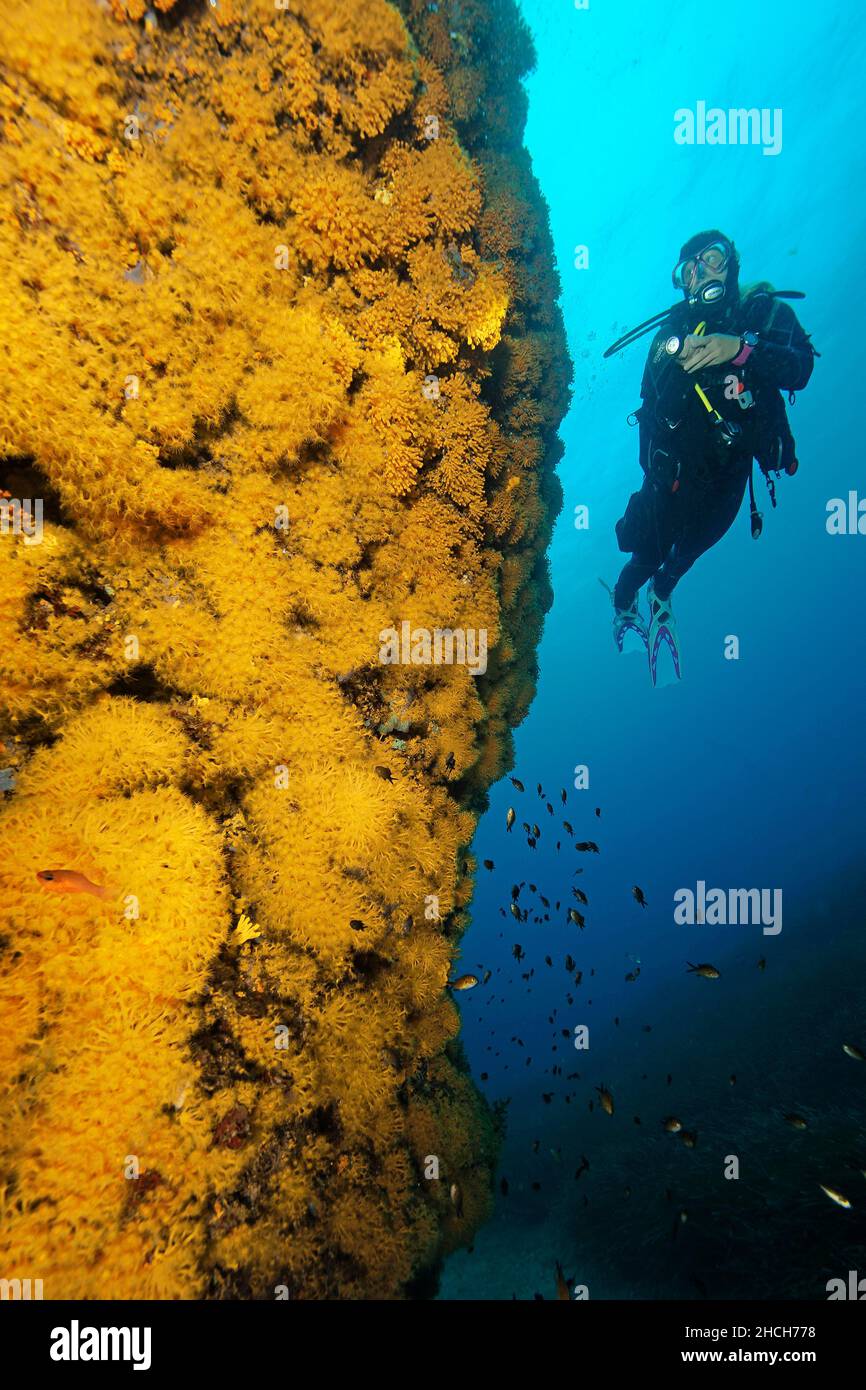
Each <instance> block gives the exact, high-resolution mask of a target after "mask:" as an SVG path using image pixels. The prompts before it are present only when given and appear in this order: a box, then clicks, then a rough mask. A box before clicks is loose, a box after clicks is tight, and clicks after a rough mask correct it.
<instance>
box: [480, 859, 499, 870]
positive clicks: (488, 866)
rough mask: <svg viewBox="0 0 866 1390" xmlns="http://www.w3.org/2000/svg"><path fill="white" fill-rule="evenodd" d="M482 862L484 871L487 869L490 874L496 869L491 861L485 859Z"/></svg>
mask: <svg viewBox="0 0 866 1390" xmlns="http://www.w3.org/2000/svg"><path fill="white" fill-rule="evenodd" d="M482 862H483V864H484V867H485V869H489V870H490V872H491V873H492V872H493V870H494V869H495V868H496V865H495V864H494V862H493V860H492V859H485V860H483V861H482Z"/></svg>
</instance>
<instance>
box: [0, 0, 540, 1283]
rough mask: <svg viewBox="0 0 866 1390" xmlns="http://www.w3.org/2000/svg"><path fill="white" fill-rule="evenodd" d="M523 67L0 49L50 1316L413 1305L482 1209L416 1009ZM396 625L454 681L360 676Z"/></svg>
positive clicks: (7, 685)
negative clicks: (67, 880)
mask: <svg viewBox="0 0 866 1390" xmlns="http://www.w3.org/2000/svg"><path fill="white" fill-rule="evenodd" d="M458 12H459V13H458ZM492 13H495V15H496V24H497V26H498V27H497V29H496V31H494V30H493V29H492V24H493V21H492V18H491V14H492ZM527 60H528V51H527V40H526V36H525V33H524V31H523V29H522V26H521V23H520V21H519V20H518V18H517V13H516V10H514V9H513V7H512V6H511V4H510V0H508V3H505V0H502V3H498V4H496V5H495V6H494V5H488V4H486V3H482V0H469V2H467V0H464V2H463V3H461V4H460V5H459V6H458V5H457V4H456V3H455V4H451V3H448V2H447V0H440V3H439V5H438V7H431V6H429V5H428V4H426V3H421V0H404V3H403V4H402V5H400V6H398V5H394V4H389V3H386V0H364V3H363V4H357V3H355V0H292V3H291V5H290V6H289V5H285V6H283V5H281V3H280V0H276V3H274V0H217V3H216V4H213V5H211V4H205V3H203V2H202V3H195V2H194V0H189V3H186V4H184V5H183V6H182V7H179V8H178V10H177V11H174V7H173V0H155V10H154V11H152V12H151V11H147V13H145V3H144V0H110V4H108V3H100V2H99V0H22V3H19V4H14V5H7V6H4V7H3V9H2V13H0V243H2V244H0V257H2V264H3V267H4V273H3V276H2V281H0V323H2V333H3V343H4V354H5V362H4V370H3V373H2V376H0V459H2V474H0V487H2V488H5V489H6V492H7V494H9V495H10V497H11V499H12V500H14V499H22V501H21V508H19V509H18V510H17V511H14V510H13V507H12V500H7V504H6V505H5V508H4V513H3V515H4V526H3V533H2V535H0V682H2V690H0V700H2V710H3V725H2V728H0V740H2V748H0V768H2V773H0V787H2V789H3V792H2V800H3V803H4V804H3V807H2V817H0V818H2V834H0V842H2V845H3V855H2V858H0V908H2V923H0V969H2V974H0V1009H2V1021H3V1026H2V1030H0V1050H2V1053H3V1056H2V1077H3V1092H2V1096H3V1101H2V1118H0V1200H2V1236H0V1273H2V1274H3V1275H4V1276H7V1277H12V1276H16V1275H17V1276H19V1277H22V1278H24V1277H28V1276H29V1277H32V1278H41V1279H42V1280H43V1287H44V1295H45V1297H46V1298H134V1297H143V1298H197V1297H218V1298H219V1297H234V1298H250V1297H252V1298H274V1297H289V1298H345V1299H353V1298H397V1297H404V1296H407V1295H409V1296H411V1295H413V1294H418V1293H420V1292H424V1291H427V1290H429V1289H430V1288H431V1287H433V1284H432V1280H431V1277H430V1276H431V1275H433V1276H435V1271H436V1268H437V1266H438V1264H439V1263H440V1261H441V1259H442V1257H443V1255H444V1254H446V1253H447V1252H448V1251H449V1250H450V1249H453V1248H454V1247H455V1246H457V1245H459V1244H461V1243H465V1242H467V1241H468V1240H470V1239H471V1237H472V1234H473V1232H474V1230H475V1229H476V1228H477V1226H478V1225H479V1223H480V1222H481V1221H482V1220H483V1219H484V1217H485V1215H486V1213H487V1211H488V1208H489V1203H490V1195H489V1194H490V1174H491V1167H492V1164H493V1162H494V1160H495V1149H496V1126H495V1123H494V1116H493V1115H492V1114H491V1112H490V1111H489V1110H488V1108H487V1107H486V1105H485V1104H484V1102H483V1101H482V1100H481V1098H480V1096H479V1095H478V1093H477V1092H476V1090H475V1088H474V1086H473V1084H472V1082H471V1080H470V1079H469V1077H468V1076H467V1074H466V1069H465V1066H464V1064H463V1061H462V1056H461V1052H460V1047H459V1043H458V1042H457V1040H456V1037H457V1032H458V1016H457V1012H456V1010H455V1007H454V1004H453V1002H452V1000H451V997H450V994H449V992H448V990H447V989H446V987H445V986H446V981H447V979H448V978H449V971H450V970H451V968H452V963H453V961H454V959H455V956H456V955H457V953H458V942H459V938H460V935H461V933H462V931H463V930H465V927H466V923H467V905H468V903H469V900H470V896H471V891H472V874H473V871H474V863H473V861H472V858H471V856H470V855H469V852H468V848H467V847H468V845H469V843H470V841H471V838H472V835H473V831H474V827H475V823H476V819H477V815H478V812H479V810H480V809H482V807H483V804H484V795H485V791H486V788H487V787H488V786H489V785H490V783H491V782H492V780H494V779H495V778H497V777H499V776H500V775H501V774H502V772H503V771H504V769H505V768H506V767H507V766H509V765H510V764H509V759H510V756H511V744H510V733H509V730H510V729H511V727H513V726H514V725H515V724H516V723H517V722H518V721H519V720H520V719H521V718H522V717H523V716H524V714H525V712H526V709H527V706H528V703H529V700H530V698H531V695H532V690H533V676H534V648H535V644H536V642H537V639H538V635H539V631H540V625H541V621H542V616H543V612H544V610H545V607H546V605H547V602H548V589H547V581H546V574H545V559H544V552H545V549H546V545H547V542H548V539H549V534H550V527H551V524H552V518H553V516H554V515H555V512H556V510H557V507H558V505H559V499H558V492H557V484H556V482H555V480H554V476H553V467H554V465H555V463H556V460H557V458H558V448H559V446H558V444H557V441H556V439H555V431H556V427H557V425H558V423H559V420H560V418H561V416H562V414H563V410H564V407H565V403H566V398H567V383H568V365H567V361H566V354H565V348H564V341H563V338H562V333H561V326H560V321H559V318H558V313H557V310H556V308H555V300H556V294H557V284H556V277H555V271H554V270H553V264H552V257H551V254H550V243H549V238H548V233H547V229H546V226H545V224H544V216H543V209H542V207H541V206H540V202H539V199H538V194H537V190H536V188H535V185H534V182H533V179H532V175H531V172H530V170H529V167H528V161H527V158H526V156H525V154H524V153H523V151H522V149H521V138H522V125H523V112H524V96H523V92H522V88H521V87H520V83H519V77H520V72H521V70H522V69H524V68H525V67H526V66H527ZM23 499H30V512H31V515H30V521H31V522H33V523H34V528H35V523H36V520H37V517H36V516H35V515H34V513H37V512H38V521H39V527H38V528H36V529H34V528H31V529H30V530H29V531H28V529H27V527H26V526H25V525H24V524H23V523H24V521H25V520H26V518H24V515H23V508H24V501H23ZM16 520H17V522H18V524H13V523H15V522H16ZM403 622H408V623H410V624H411V625H412V628H413V629H415V628H426V629H428V630H433V629H435V628H437V627H439V628H451V629H465V630H467V631H468V630H474V631H476V632H477V631H479V630H481V629H484V630H486V633H487V640H488V644H489V659H488V665H487V670H486V674H473V673H472V671H471V670H470V669H468V667H467V666H466V665H459V664H454V665H426V666H425V665H413V664H408V665H402V664H392V665H384V664H382V662H381V660H380V633H381V632H382V631H383V630H385V629H388V628H389V627H391V626H395V627H398V628H399V626H400V624H401V623H403ZM59 868H65V869H68V870H73V871H75V872H76V873H79V874H82V875H84V876H86V878H87V879H88V880H89V881H90V882H91V883H92V884H96V885H98V886H99V887H102V888H104V889H105V890H106V893H105V895H104V896H102V897H100V896H98V895H96V894H94V893H90V892H79V893H75V892H66V893H62V892H56V891H50V890H49V888H47V887H46V886H44V885H43V883H41V882H40V881H38V880H37V878H36V874H37V872H41V871H44V870H49V869H59ZM455 1182H456V1183H457V1184H459V1188H460V1191H461V1193H462V1202H461V1203H459V1204H457V1207H456V1208H455V1205H454V1204H453V1203H452V1202H451V1201H450V1200H449V1190H450V1185H451V1184H453V1183H455Z"/></svg>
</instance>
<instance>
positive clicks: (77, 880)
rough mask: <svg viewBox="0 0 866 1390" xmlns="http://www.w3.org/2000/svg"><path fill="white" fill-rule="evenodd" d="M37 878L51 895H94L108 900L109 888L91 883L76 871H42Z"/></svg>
mask: <svg viewBox="0 0 866 1390" xmlns="http://www.w3.org/2000/svg"><path fill="white" fill-rule="evenodd" d="M36 877H37V878H38V880H39V882H40V883H41V884H42V887H43V888H47V889H48V891H49V892H50V893H92V894H93V896H94V898H107V897H108V896H109V893H108V889H107V888H100V886H99V884H98V883H91V881H90V879H89V878H85V876H84V874H80V873H78V871H77V870H76V869H40V870H39V872H38V873H37V875H36Z"/></svg>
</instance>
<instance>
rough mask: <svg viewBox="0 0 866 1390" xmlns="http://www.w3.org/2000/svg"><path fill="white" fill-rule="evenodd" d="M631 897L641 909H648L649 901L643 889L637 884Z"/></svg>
mask: <svg viewBox="0 0 866 1390" xmlns="http://www.w3.org/2000/svg"><path fill="white" fill-rule="evenodd" d="M631 895H632V897H633V898H634V900H635V902H636V903H639V904H640V906H641V907H646V905H647V900H646V898H645V897H644V892H643V889H642V888H638V886H637V884H635V886H634V888H632V890H631Z"/></svg>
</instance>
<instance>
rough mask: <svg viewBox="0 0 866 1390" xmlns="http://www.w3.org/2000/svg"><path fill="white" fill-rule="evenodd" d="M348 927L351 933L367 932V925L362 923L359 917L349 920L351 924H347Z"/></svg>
mask: <svg viewBox="0 0 866 1390" xmlns="http://www.w3.org/2000/svg"><path fill="white" fill-rule="evenodd" d="M349 926H350V927H351V928H352V931H366V930H367V923H366V922H362V921H361V919H360V917H353V918H352V920H351V922H350V923H349Z"/></svg>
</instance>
